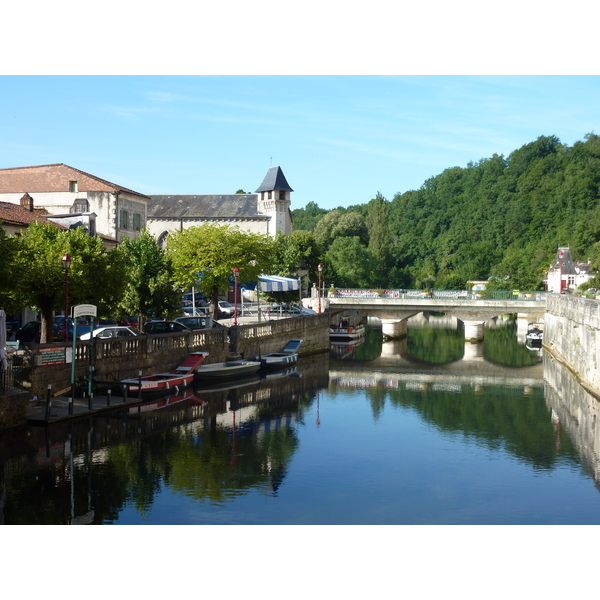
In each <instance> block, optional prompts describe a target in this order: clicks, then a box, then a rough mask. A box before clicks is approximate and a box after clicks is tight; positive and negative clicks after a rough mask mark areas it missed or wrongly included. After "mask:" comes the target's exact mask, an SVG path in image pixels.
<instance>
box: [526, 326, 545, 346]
mask: <svg viewBox="0 0 600 600" xmlns="http://www.w3.org/2000/svg"><path fill="white" fill-rule="evenodd" d="M525 339H526V341H528V342H531V343H532V344H541V343H542V341H543V340H544V332H543V330H541V329H540V328H539V327H533V328H531V329H529V331H527V335H526V336H525Z"/></svg>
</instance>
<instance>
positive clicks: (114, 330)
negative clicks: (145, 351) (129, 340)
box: [79, 325, 142, 340]
mask: <svg viewBox="0 0 600 600" xmlns="http://www.w3.org/2000/svg"><path fill="white" fill-rule="evenodd" d="M138 335H142V332H141V331H140V330H139V329H136V328H135V327H127V326H125V325H123V326H121V325H113V326H109V327H98V329H94V338H99V339H101V340H106V339H109V338H125V337H136V336H138ZM79 339H80V340H89V339H90V334H89V332H88V333H84V334H83V335H81V336H79Z"/></svg>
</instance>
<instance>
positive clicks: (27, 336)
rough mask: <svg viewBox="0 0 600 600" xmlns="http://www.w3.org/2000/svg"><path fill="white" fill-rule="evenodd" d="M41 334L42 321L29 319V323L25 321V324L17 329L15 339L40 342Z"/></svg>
mask: <svg viewBox="0 0 600 600" xmlns="http://www.w3.org/2000/svg"><path fill="white" fill-rule="evenodd" d="M41 335H42V323H41V322H40V321H29V323H25V325H23V327H21V328H20V329H19V330H18V331H17V333H16V334H15V340H17V342H33V343H35V344H39V343H40V337H41Z"/></svg>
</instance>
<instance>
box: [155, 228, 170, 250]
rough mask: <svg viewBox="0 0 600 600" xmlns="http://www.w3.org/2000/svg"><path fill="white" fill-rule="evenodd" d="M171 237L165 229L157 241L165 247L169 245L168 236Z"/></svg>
mask: <svg viewBox="0 0 600 600" xmlns="http://www.w3.org/2000/svg"><path fill="white" fill-rule="evenodd" d="M168 237H169V232H168V231H163V232H162V233H161V234H160V235H159V236H158V240H157V243H158V245H159V246H160V247H161V248H165V247H166V245H167V238H168Z"/></svg>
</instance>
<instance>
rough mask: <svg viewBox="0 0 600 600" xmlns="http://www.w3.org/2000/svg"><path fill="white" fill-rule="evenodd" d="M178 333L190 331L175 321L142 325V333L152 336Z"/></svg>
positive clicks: (150, 322) (152, 322) (151, 322)
mask: <svg viewBox="0 0 600 600" xmlns="http://www.w3.org/2000/svg"><path fill="white" fill-rule="evenodd" d="M178 331H191V329H190V328H189V327H186V326H185V325H184V324H183V323H178V322H177V321H148V322H147V323H146V324H145V325H144V333H149V334H153V335H154V334H157V333H176V332H178Z"/></svg>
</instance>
